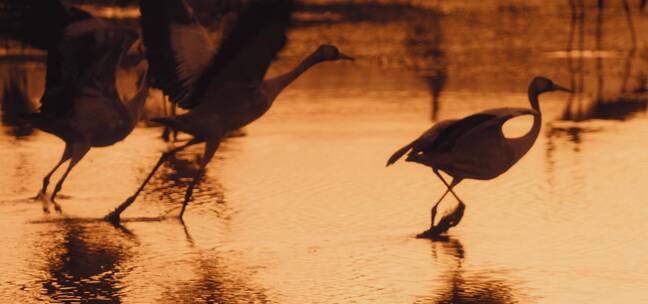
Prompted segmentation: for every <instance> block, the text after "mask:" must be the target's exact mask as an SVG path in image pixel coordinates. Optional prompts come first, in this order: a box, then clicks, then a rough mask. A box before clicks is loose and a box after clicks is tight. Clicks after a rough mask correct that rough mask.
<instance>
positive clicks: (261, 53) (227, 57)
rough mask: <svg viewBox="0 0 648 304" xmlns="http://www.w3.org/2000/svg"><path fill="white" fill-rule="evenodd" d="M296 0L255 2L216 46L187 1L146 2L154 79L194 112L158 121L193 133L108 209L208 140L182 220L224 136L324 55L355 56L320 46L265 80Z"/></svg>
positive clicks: (116, 212) (267, 104)
mask: <svg viewBox="0 0 648 304" xmlns="http://www.w3.org/2000/svg"><path fill="white" fill-rule="evenodd" d="M293 2H294V1H290V0H267V1H250V3H249V4H248V6H247V8H246V9H244V10H243V11H242V12H241V13H240V15H239V16H238V18H237V19H236V21H235V23H234V24H233V25H232V27H231V28H230V29H229V30H228V33H227V35H225V37H224V38H223V39H221V42H220V45H219V47H218V48H216V47H213V46H212V44H211V43H210V41H209V39H208V35H207V34H206V30H205V29H204V28H203V27H202V26H201V25H200V24H199V23H198V21H197V20H196V18H195V16H194V14H193V11H192V9H191V8H190V7H189V5H187V3H186V2H185V1H183V0H142V1H141V3H140V10H141V12H142V29H143V39H144V44H145V46H146V50H147V58H148V60H149V63H150V71H151V75H152V78H153V80H152V85H153V86H155V87H158V88H160V89H162V91H163V92H164V93H165V94H166V95H168V96H169V97H170V99H171V101H173V102H175V103H177V104H179V105H180V106H181V107H182V108H184V109H188V110H189V111H188V112H187V113H185V114H181V115H177V116H175V117H163V118H157V119H153V120H154V121H156V122H159V123H161V124H163V125H165V126H169V127H171V128H173V129H175V130H178V131H181V132H184V133H187V134H189V135H191V136H192V137H193V138H192V139H191V140H189V142H187V143H186V144H184V145H182V146H179V147H177V148H174V149H171V150H169V151H167V152H164V153H163V154H162V156H161V157H160V159H159V161H158V162H157V164H156V165H155V166H154V168H153V170H152V171H151V173H150V174H149V175H148V176H147V178H146V179H145V180H144V182H143V183H142V185H141V186H140V187H139V188H138V189H137V191H136V192H135V193H134V194H133V195H132V196H131V197H129V198H128V199H127V200H126V201H125V202H124V203H122V204H121V205H120V206H118V207H117V208H116V209H115V210H114V211H113V212H111V213H110V214H109V215H108V219H109V220H111V221H113V222H117V221H119V216H120V214H121V213H122V212H123V211H124V210H125V209H126V208H128V206H130V205H131V204H132V203H133V202H134V201H135V198H136V197H137V195H138V194H139V193H140V191H141V190H142V189H143V188H144V186H145V185H146V183H147V182H148V181H149V179H150V178H151V177H152V176H153V175H154V174H155V171H156V170H157V169H158V168H159V167H160V165H162V163H164V161H165V160H166V159H167V158H168V157H169V156H170V155H172V154H174V153H176V152H178V151H180V150H182V149H184V148H186V147H189V146H191V145H195V144H199V143H205V151H204V154H203V157H202V159H201V160H200V169H199V170H198V172H197V173H196V175H195V176H194V178H193V180H192V182H191V184H190V185H189V186H188V188H187V191H186V193H185V197H184V201H183V204H182V209H181V210H180V215H179V216H180V218H182V216H183V214H184V211H185V208H186V206H187V204H188V202H189V201H190V199H191V196H192V191H193V189H194V187H195V186H196V183H197V182H198V181H199V179H200V178H201V176H202V175H203V174H204V171H205V166H206V165H207V163H209V161H210V160H211V159H212V157H213V155H214V153H215V152H216V150H217V149H218V146H219V144H220V142H221V139H222V138H223V136H224V135H225V134H227V133H228V132H230V131H233V130H237V129H239V128H241V127H243V126H245V125H247V124H249V123H251V122H253V121H255V120H256V119H258V118H259V117H261V116H262V115H263V114H264V113H265V112H266V111H268V109H269V108H270V106H271V105H272V103H273V102H274V100H275V99H276V97H277V96H278V95H279V93H281V91H282V90H283V89H284V88H285V87H287V86H288V85H289V84H290V83H291V82H293V81H294V80H295V79H296V78H297V77H299V76H300V75H301V74H302V73H304V72H305V71H306V70H308V69H309V68H310V67H312V66H313V65H315V64H317V63H320V62H323V61H334V60H340V59H347V60H353V58H351V57H350V56H347V55H345V54H343V53H341V52H340V51H339V50H338V49H337V48H336V47H335V46H332V45H322V46H320V47H319V48H318V49H317V50H316V51H315V52H314V53H312V54H311V55H310V56H308V57H307V58H306V59H304V60H303V61H302V62H301V63H300V64H299V65H298V66H297V67H296V68H295V69H293V70H292V71H290V72H288V73H286V74H283V75H281V76H278V77H275V78H271V79H265V80H264V76H265V74H266V71H267V69H268V67H269V65H270V63H271V62H272V60H273V58H274V57H275V56H276V54H277V53H278V52H279V51H280V50H281V49H282V48H283V46H284V45H285V43H286V34H285V32H286V29H287V27H288V25H289V22H290V15H291V11H292V6H293Z"/></svg>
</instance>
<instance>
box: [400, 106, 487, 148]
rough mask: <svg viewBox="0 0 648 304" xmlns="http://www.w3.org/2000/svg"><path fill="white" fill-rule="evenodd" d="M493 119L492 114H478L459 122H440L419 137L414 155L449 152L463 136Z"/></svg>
mask: <svg viewBox="0 0 648 304" xmlns="http://www.w3.org/2000/svg"><path fill="white" fill-rule="evenodd" d="M493 118H495V116H493V115H492V114H488V113H477V114H473V115H470V116H467V117H465V118H462V119H459V120H445V121H442V122H439V123H437V124H436V125H434V126H433V127H432V128H430V129H429V130H427V131H426V132H425V133H423V135H421V137H419V139H418V140H417V143H416V144H415V145H414V146H413V147H412V153H413V154H417V153H420V152H423V153H430V152H448V151H450V150H452V148H453V147H454V146H455V144H456V142H457V140H459V139H460V138H461V137H462V136H463V135H465V134H467V133H469V132H470V131H471V130H473V129H474V128H476V127H477V126H479V125H480V124H482V123H484V122H486V121H488V120H490V119H493Z"/></svg>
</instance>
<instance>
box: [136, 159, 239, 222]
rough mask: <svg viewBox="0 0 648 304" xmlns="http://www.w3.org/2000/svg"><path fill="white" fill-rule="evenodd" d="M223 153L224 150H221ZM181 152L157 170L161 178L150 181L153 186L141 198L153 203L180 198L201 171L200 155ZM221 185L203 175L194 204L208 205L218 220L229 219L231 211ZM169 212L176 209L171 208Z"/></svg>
mask: <svg viewBox="0 0 648 304" xmlns="http://www.w3.org/2000/svg"><path fill="white" fill-rule="evenodd" d="M223 150H225V151H226V150H227V149H226V147H223ZM183 152H184V153H180V154H176V155H172V156H170V157H169V159H168V160H167V161H166V162H165V164H164V166H162V167H161V168H160V171H161V173H160V175H159V176H158V177H157V178H154V179H152V180H151V182H150V183H151V184H152V187H151V188H150V189H148V190H146V191H144V196H145V197H146V198H148V199H150V200H151V201H156V202H175V201H177V200H178V199H181V195H182V190H183V189H186V187H187V186H188V185H189V184H190V183H191V180H192V178H193V177H194V176H195V175H196V173H197V172H198V170H200V165H199V164H200V156H201V155H202V153H200V151H198V150H195V149H188V150H185V151H183ZM225 202H226V201H225V195H224V189H223V185H222V184H221V183H220V182H219V181H218V180H216V179H214V178H213V177H212V176H210V175H207V174H205V176H204V177H203V179H202V182H201V187H200V190H199V191H198V192H197V193H196V195H195V201H194V204H196V205H199V206H200V205H209V206H210V210H212V211H214V212H215V213H216V215H217V216H218V217H220V218H228V217H229V216H230V214H231V212H232V211H231V210H230V209H229V208H228V207H227V205H226V204H225ZM171 210H177V206H175V205H174V206H172V209H171Z"/></svg>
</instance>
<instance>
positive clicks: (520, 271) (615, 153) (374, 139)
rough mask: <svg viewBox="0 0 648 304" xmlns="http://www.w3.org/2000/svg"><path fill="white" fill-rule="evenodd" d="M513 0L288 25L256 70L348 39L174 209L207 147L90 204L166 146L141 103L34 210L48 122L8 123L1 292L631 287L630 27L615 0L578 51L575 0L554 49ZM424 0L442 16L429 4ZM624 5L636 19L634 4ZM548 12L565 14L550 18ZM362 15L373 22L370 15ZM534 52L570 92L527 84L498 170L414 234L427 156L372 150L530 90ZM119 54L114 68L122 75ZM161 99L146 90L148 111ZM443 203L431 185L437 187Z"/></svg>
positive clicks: (403, 298) (419, 223) (634, 141)
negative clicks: (511, 162)
mask: <svg viewBox="0 0 648 304" xmlns="http://www.w3.org/2000/svg"><path fill="white" fill-rule="evenodd" d="M459 3H462V2H459ZM530 3H535V2H530ZM520 6H521V5H518V4H515V5H513V4H512V5H510V6H505V5H503V6H499V7H488V6H487V7H481V6H478V5H473V6H471V5H470V4H464V6H461V5H457V6H452V5H446V6H442V5H439V6H434V5H433V6H432V10H428V11H422V9H421V8H420V7H416V8H408V9H411V10H412V11H405V12H404V13H402V14H411V15H408V16H409V19H407V20H402V19H398V18H396V17H393V16H392V17H391V18H393V19H394V20H392V21H390V22H386V21H381V22H377V21H375V20H362V19H361V18H360V20H358V18H359V17H357V16H355V18H356V19H353V20H354V21H353V22H351V21H347V22H340V23H331V24H329V23H326V24H313V25H304V26H302V27H299V28H297V29H295V30H293V31H292V32H291V34H290V38H291V39H290V44H289V45H288V46H287V49H286V50H285V51H284V52H283V53H282V56H281V57H280V60H279V62H277V64H276V65H275V67H273V69H272V70H271V72H270V73H271V74H276V73H278V72H281V71H283V70H285V69H287V68H288V67H289V66H291V65H293V64H294V63H295V62H296V61H297V60H298V59H299V58H300V57H301V56H303V55H304V54H306V53H307V52H308V51H309V50H310V49H312V48H313V47H314V46H316V45H317V44H319V43H320V42H321V40H322V39H324V40H327V41H329V42H333V43H335V44H336V45H339V46H340V48H341V49H342V50H343V51H345V52H348V53H350V54H353V55H355V56H357V57H358V58H359V60H358V61H357V62H356V63H353V64H349V63H326V64H322V65H320V66H317V67H315V68H313V69H312V70H311V71H309V72H308V73H307V74H305V75H304V76H303V78H300V79H299V80H298V81H297V82H296V83H294V85H293V86H291V87H290V88H288V89H287V90H286V91H285V92H284V93H283V94H282V95H281V97H280V98H279V99H278V100H277V102H276V103H275V105H274V106H273V108H272V109H271V110H270V111H269V112H268V113H267V115H266V116H264V117H263V118H261V119H260V120H258V121H257V122H255V123H253V124H252V125H250V126H249V127H246V128H245V129H244V132H245V136H240V137H233V138H229V139H228V140H227V141H225V142H224V143H223V144H222V145H221V148H220V150H219V152H218V153H217V155H216V157H215V158H214V160H213V161H212V162H211V163H210V164H209V166H208V169H207V174H206V176H205V178H204V179H203V181H202V182H201V183H200V185H199V186H198V187H197V190H196V191H195V192H194V197H195V200H194V201H193V202H192V203H191V204H190V205H189V208H188V211H187V214H186V215H185V221H184V224H183V223H181V222H180V221H178V220H175V219H173V218H170V219H161V218H160V216H163V215H165V214H169V215H174V214H177V212H179V205H180V203H181V200H182V198H183V195H184V189H185V188H186V186H187V185H188V183H189V181H190V180H191V176H193V173H194V172H195V170H197V160H198V159H199V157H200V155H201V153H202V147H194V148H191V149H189V150H187V151H184V152H182V153H180V154H178V156H177V157H176V158H173V159H172V160H170V161H169V162H168V163H167V164H165V166H164V167H163V168H162V169H161V170H160V172H159V173H158V174H157V175H156V177H155V178H154V179H153V180H152V182H151V184H150V185H149V186H148V187H147V188H146V189H145V191H144V193H143V195H142V196H140V198H139V199H138V201H137V202H136V203H135V204H134V205H133V206H132V207H131V208H130V209H129V210H128V211H126V213H125V214H124V222H123V226H122V227H120V228H115V227H113V226H111V225H109V224H107V223H105V222H104V221H103V220H102V217H103V216H104V215H106V214H107V212H108V211H110V210H111V209H112V208H114V207H115V206H116V205H118V204H119V203H121V202H122V201H123V200H124V199H125V198H126V197H128V196H129V195H130V194H131V193H132V192H133V191H134V190H135V189H136V187H137V186H138V185H139V183H140V182H141V181H142V180H143V179H144V178H145V177H146V174H147V173H148V170H149V169H150V168H151V167H152V166H153V164H154V163H155V161H156V159H157V157H159V153H160V152H161V151H164V150H165V149H166V148H167V147H168V146H167V144H165V143H163V142H162V141H161V140H160V139H159V136H160V134H161V130H160V129H159V128H149V127H145V125H142V126H141V127H140V128H138V129H136V130H135V131H134V133H133V134H132V135H131V136H130V137H128V138H127V139H126V140H124V141H123V142H121V143H119V144H117V145H115V146H112V147H108V148H101V149H94V150H92V151H91V152H90V153H89V154H88V155H87V156H86V157H85V159H84V160H83V161H81V162H80V163H79V165H78V166H77V167H76V168H75V169H74V170H73V171H72V173H71V175H70V177H69V178H68V180H67V181H66V183H65V185H64V188H63V191H62V196H61V198H60V199H59V202H60V203H61V204H62V207H63V213H62V214H56V213H52V214H44V213H43V211H42V210H41V203H40V202H38V201H34V200H31V199H30V198H29V197H31V196H33V195H34V194H35V193H36V192H37V190H38V189H39V187H40V183H41V178H42V177H43V176H44V175H45V174H46V173H47V172H48V171H49V170H50V169H51V167H52V166H53V165H54V164H55V163H56V161H57V160H58V158H59V156H60V154H59V153H61V152H62V150H63V144H62V142H61V141H60V140H59V139H57V138H55V137H53V136H50V135H48V134H45V133H42V132H38V131H34V132H33V133H31V134H30V133H19V135H21V136H20V137H18V138H17V137H16V136H15V135H16V134H17V133H16V132H15V131H16V129H15V128H13V127H10V126H5V127H3V131H5V132H3V133H2V135H0V153H1V154H2V155H3V156H4V157H3V160H4V166H3V168H4V169H3V171H2V174H0V198H1V199H0V227H2V228H3V232H2V233H1V234H0V241H1V242H2V243H3V244H5V249H3V250H1V251H0V301H2V302H9V301H12V302H36V301H43V302H73V301H75V300H77V301H78V300H79V299H86V300H88V299H92V300H96V301H101V300H103V301H106V302H125V303H142V302H163V303H177V302H186V303H190V302H217V303H221V302H222V303H370V302H375V303H629V302H634V303H640V302H645V301H648V290H647V289H646V288H645V287H646V286H648V268H646V267H644V266H645V265H646V264H648V256H646V255H645V252H646V250H648V248H647V247H646V242H645V237H644V236H645V235H648V224H646V223H647V221H645V219H646V218H648V209H646V208H644V207H643V205H644V203H645V198H646V197H648V192H646V191H647V190H646V189H645V188H644V187H643V185H645V184H646V182H648V178H647V177H646V176H645V174H644V172H646V171H648V154H646V153H645V147H646V144H645V142H644V140H643V139H642V138H643V137H644V136H645V134H648V119H646V116H645V112H644V109H645V103H646V96H645V95H642V94H641V90H640V88H641V85H642V77H643V76H641V70H642V68H644V70H645V58H644V57H643V55H641V54H642V51H641V50H644V49H645V48H644V47H645V42H643V40H641V39H639V42H638V44H639V45H638V47H637V51H635V52H634V54H631V53H630V50H629V49H628V48H627V45H626V44H627V40H623V37H626V38H627V36H623V35H625V34H626V32H621V33H622V34H614V33H615V31H617V30H619V31H621V29H623V28H624V26H625V23H624V22H625V19H624V17H623V16H624V15H623V12H622V10H621V9H620V8H618V7H616V6H612V7H610V8H608V10H607V11H605V12H606V13H605V14H606V19H605V20H606V22H605V23H604V25H603V28H604V29H605V31H604V32H607V33H608V34H606V35H604V36H602V38H601V41H604V42H605V43H603V44H602V45H603V47H601V49H602V50H603V51H604V52H602V53H601V52H598V53H596V52H591V50H592V49H594V47H595V41H596V36H595V33H596V29H595V26H594V25H592V24H593V23H594V22H595V20H596V17H595V16H596V13H597V11H596V10H595V9H594V8H592V7H589V8H587V16H588V17H587V18H588V19H586V20H585V22H584V26H585V27H587V30H584V33H583V35H584V36H583V37H584V41H585V42H586V43H584V47H583V48H582V49H583V50H581V51H578V50H577V51H574V52H568V51H565V46H566V45H567V42H568V38H569V36H570V30H569V27H568V25H569V23H570V20H571V19H570V14H569V11H568V10H567V11H565V7H564V6H560V5H555V6H549V7H547V8H546V9H545V8H542V7H541V6H538V5H535V4H531V5H530V7H527V8H525V7H521V8H520ZM327 8H328V7H327ZM541 8H542V9H541ZM305 10H308V8H306V9H305ZM331 10H332V11H334V8H331ZM369 12H373V15H375V14H376V12H379V11H369ZM320 13H321V12H319V11H316V13H308V14H315V15H314V16H315V17H317V16H320V15H319V14H320ZM308 14H306V16H310V17H309V18H314V17H313V15H308ZM321 14H322V15H323V16H325V17H326V18H329V17H330V16H331V14H330V13H321ZM360 16H362V15H360ZM412 16H413V17H412ZM417 16H418V17H417ZM432 16H436V17H435V18H438V19H434V20H428V19H426V18H431V17H432ZM414 17H417V18H418V19H417V18H414ZM635 17H636V18H635V23H636V24H635V26H636V27H637V28H638V29H639V30H638V32H641V31H640V29H641V28H645V26H644V25H645V23H646V21H645V16H643V17H642V16H639V15H638V14H637V15H635ZM330 18H332V17H330ZM336 18H342V17H336ZM343 18H350V17H349V16H346V17H345V16H343ZM403 18H405V17H403ZM315 20H318V19H317V18H315ZM342 20H346V19H342ZM426 20H427V21H426ZM467 20H470V22H467ZM496 20H501V21H502V22H500V23H498V22H496ZM534 20H541V21H544V22H542V23H541V22H539V21H534ZM473 24H478V25H479V24H481V26H477V27H473V26H472V25H473ZM547 24H549V25H557V24H562V27H560V30H559V31H558V34H555V36H551V35H549V36H547V35H548V34H547V32H550V31H551V30H550V29H547ZM512 25H516V26H512ZM475 31H478V33H475ZM378 32H383V33H385V32H386V33H389V34H390V35H378V36H376V35H373V36H372V33H378ZM336 33H337V34H336ZM340 33H344V35H342V34H340ZM489 33H490V34H489ZM323 34H325V36H322V35H323ZM322 37H324V38H322ZM527 37H532V38H529V39H531V42H528V41H527V40H525V39H526V38H527ZM434 41H436V42H434ZM521 41H526V42H524V43H523V42H521ZM433 42H434V43H433ZM541 42H545V44H541ZM574 44H575V45H576V44H577V43H574ZM587 50H589V51H590V52H587ZM430 54H432V55H430ZM600 54H607V55H606V56H602V55H600ZM610 54H612V55H610ZM628 54H631V55H632V58H631V60H632V65H631V67H632V69H631V70H630V71H629V72H627V73H626V65H624V63H625V62H626V55H628ZM572 55H573V56H572ZM608 55H609V56H608ZM572 57H573V58H572ZM571 59H573V61H574V62H571V63H570V62H569V61H570V60H571ZM579 62H582V65H581V67H582V68H580V69H579V68H578V65H579ZM574 66H576V68H574ZM16 67H18V68H23V69H26V71H27V72H26V73H27V74H26V75H27V79H28V85H27V86H28V91H29V92H30V93H29V94H30V95H31V96H32V98H36V97H37V96H38V95H39V94H40V93H39V90H42V81H43V80H42V77H43V74H42V73H43V67H42V65H41V64H39V63H33V62H30V63H24V62H21V63H14V62H9V63H7V62H4V63H3V64H2V65H0V70H1V71H3V72H2V73H3V74H1V75H4V76H5V79H7V78H9V75H10V73H9V70H10V69H11V68H14V69H15V68H16ZM599 67H600V69H599ZM536 74H543V75H547V76H549V77H550V78H552V79H554V80H555V81H556V82H558V83H561V84H564V85H566V86H571V87H575V88H577V89H578V88H579V87H582V94H576V95H573V96H569V95H567V94H563V93H549V94H546V95H542V96H541V107H542V110H543V119H544V122H543V129H542V133H541V136H540V137H539V138H538V140H537V142H536V143H535V145H534V147H533V148H532V150H531V151H530V152H529V153H528V154H527V155H526V156H525V157H524V158H523V159H522V160H521V161H520V162H519V163H518V164H516V165H515V166H514V167H513V168H512V169H511V170H509V172H507V173H506V174H504V175H502V176H500V177H498V178H497V179H495V180H491V181H465V182H462V184H461V185H459V186H458V187H457V192H458V194H459V196H461V197H462V199H463V200H464V201H465V203H466V204H467V209H466V213H465V216H464V218H463V220H462V222H461V224H460V225H458V226H457V227H455V228H453V229H452V230H450V232H449V234H448V236H447V238H446V239H443V240H439V241H430V240H424V239H416V238H415V237H414V236H415V235H416V234H417V233H419V232H421V231H423V230H425V229H427V228H428V226H429V210H430V207H431V204H432V203H433V202H434V201H436V199H437V198H438V196H439V195H441V194H442V192H443V190H444V188H443V186H442V184H441V183H440V182H439V181H438V180H437V179H436V177H435V176H434V174H433V173H432V172H431V170H429V169H428V168H425V167H422V166H418V165H415V164H411V163H404V162H399V163H397V164H396V165H395V166H392V167H389V168H385V167H384V163H385V162H386V159H387V158H388V156H389V155H391V153H392V152H393V151H395V150H396V149H398V148H399V147H400V146H402V145H404V144H406V143H407V142H409V141H410V140H411V139H413V138H414V137H416V136H418V135H419V134H420V132H422V131H423V130H425V129H426V128H428V127H429V126H430V125H431V124H432V121H433V120H438V119H446V118H456V117H461V116H464V115H467V114H469V113H472V112H475V111H479V110H482V109H486V108H492V107H500V106H526V105H527V104H528V102H527V100H526V86H527V84H528V81H529V80H530V78H531V77H532V75H536ZM626 74H628V75H629V76H628V77H627V79H626V80H624V79H625V77H626V76H625V75H626ZM11 75H12V76H11V77H17V76H15V74H11ZM125 76H127V77H125V78H122V80H121V81H122V82H123V83H124V87H128V85H129V81H130V82H132V79H135V77H136V76H135V75H131V74H128V75H125ZM601 77H602V78H603V83H601V82H599V80H600V79H601ZM624 83H625V86H626V88H625V91H623V90H622V89H623V87H622V86H623V85H624ZM581 84H582V85H581ZM601 86H602V87H601ZM161 111H162V110H161V106H160V103H159V100H155V99H152V100H151V101H150V103H149V113H150V115H156V114H159V113H160V112H161ZM529 126H530V120H525V119H519V120H514V121H512V122H510V123H509V124H507V125H506V128H505V130H506V133H507V134H510V135H512V136H513V135H516V134H517V135H519V134H524V133H525V132H526V130H527V129H528V128H529ZM181 139H184V137H181ZM59 176H60V173H59V174H57V175H55V176H54V178H53V181H54V180H56V179H57V178H58V177H59ZM453 204H455V201H454V200H453V199H450V198H448V199H447V200H446V201H445V203H444V205H443V208H444V209H448V208H452V206H453Z"/></svg>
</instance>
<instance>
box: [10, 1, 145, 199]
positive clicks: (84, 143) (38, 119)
mask: <svg viewBox="0 0 648 304" xmlns="http://www.w3.org/2000/svg"><path fill="white" fill-rule="evenodd" d="M1 10H2V14H0V18H1V19H3V20H2V21H3V23H2V24H3V25H2V26H1V27H0V30H1V32H2V34H8V35H10V36H11V37H12V38H14V39H16V40H19V41H21V42H23V43H26V44H28V45H31V46H33V47H36V48H39V49H43V50H45V51H47V71H46V81H45V92H44V94H43V96H42V98H41V99H40V102H41V107H40V110H39V111H38V112H36V113H27V114H25V115H24V118H25V119H26V120H28V121H29V122H30V123H31V125H33V126H34V127H36V128H38V129H40V130H43V131H45V132H47V133H50V134H53V135H55V136H57V137H59V138H61V139H62V140H63V141H64V142H65V149H64V152H63V155H62V156H61V159H60V161H59V162H58V163H57V164H56V166H55V167H54V169H52V170H51V171H50V172H49V173H48V174H47V175H46V176H45V177H44V178H43V185H42V188H41V190H40V191H39V196H43V197H44V196H45V194H46V191H47V186H48V184H49V180H50V176H51V175H52V174H53V173H54V172H55V171H56V170H57V169H58V168H59V167H60V166H61V165H62V164H63V163H64V162H66V161H68V160H69V161H70V162H69V165H68V168H67V170H66V171H65V173H64V174H63V176H62V177H61V179H60V180H59V181H58V183H57V184H56V187H55V188H54V191H53V192H52V195H51V197H50V200H51V202H52V203H54V206H55V208H56V210H59V211H60V207H59V205H58V204H57V203H56V201H55V198H56V195H57V193H59V191H60V190H61V188H62V185H63V182H64V181H65V179H66V178H67V176H68V174H69V173H70V171H71V170H72V168H74V166H75V165H76V164H77V163H78V162H79V161H80V160H81V159H82V158H83V157H84V156H85V155H86V153H87V152H88V151H89V150H90V148H91V147H104V146H110V145H112V144H114V143H116V142H118V141H121V140H122V139H124V138H125V137H126V136H128V135H129V134H130V133H131V131H132V130H133V129H134V127H135V125H136V123H137V121H138V120H139V118H140V114H141V112H142V108H143V106H144V102H145V100H146V97H147V92H148V85H147V82H146V79H145V78H146V77H142V81H141V82H140V87H139V90H138V92H137V93H136V95H135V96H134V97H133V98H132V99H131V100H130V101H128V102H126V103H124V102H123V101H122V100H121V98H120V96H119V94H118V92H117V88H116V84H115V80H116V75H115V73H116V69H117V65H118V63H119V60H120V58H121V57H122V55H123V54H124V53H125V52H126V51H127V50H128V48H129V47H130V45H131V44H132V43H133V42H134V41H135V39H136V38H137V37H138V34H137V32H136V31H134V30H129V29H126V28H120V27H117V26H114V25H111V24H108V23H106V22H104V21H102V20H99V19H96V18H93V17H92V15H91V14H89V13H88V12H86V11H84V10H81V9H79V8H76V7H73V6H65V5H63V4H62V3H61V2H59V1H57V0H9V1H6V2H5V3H4V4H3V6H2V8H1ZM44 209H45V211H48V207H47V205H45V207H44Z"/></svg>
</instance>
